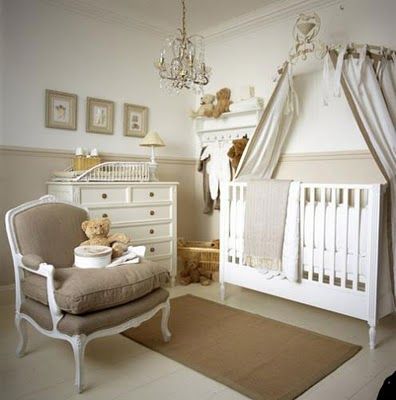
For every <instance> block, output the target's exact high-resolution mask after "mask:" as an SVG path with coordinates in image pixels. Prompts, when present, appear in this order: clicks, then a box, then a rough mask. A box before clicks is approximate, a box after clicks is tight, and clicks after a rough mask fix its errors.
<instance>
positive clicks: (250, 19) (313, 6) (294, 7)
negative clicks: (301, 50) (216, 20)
mask: <svg viewBox="0 0 396 400" xmlns="http://www.w3.org/2000/svg"><path fill="white" fill-rule="evenodd" d="M340 3H342V0H281V1H277V2H273V3H270V4H269V5H268V6H265V7H262V8H260V9H258V10H256V11H253V12H250V13H247V14H244V15H241V16H240V17H237V18H233V19H231V20H228V21H226V22H224V23H222V24H219V25H217V26H215V27H213V28H210V29H206V30H205V31H202V32H201V34H202V36H204V37H205V39H206V42H207V43H215V42H218V41H221V40H223V39H227V38H232V37H234V36H237V35H240V34H243V33H247V32H252V31H255V30H258V29H262V28H263V27H264V26H266V25H269V24H272V23H275V22H279V21H281V20H284V19H287V18H290V17H296V16H297V15H298V14H300V13H302V12H307V11H313V10H315V11H316V10H319V9H321V8H325V7H329V6H333V5H337V4H340Z"/></svg>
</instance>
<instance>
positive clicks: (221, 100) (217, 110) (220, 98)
mask: <svg viewBox="0 0 396 400" xmlns="http://www.w3.org/2000/svg"><path fill="white" fill-rule="evenodd" d="M216 99H217V102H216V104H215V106H214V109H213V117H215V118H219V117H220V115H221V114H223V113H225V112H229V111H230V104H231V103H232V101H231V89H228V88H223V89H220V90H219V91H218V92H217V93H216Z"/></svg>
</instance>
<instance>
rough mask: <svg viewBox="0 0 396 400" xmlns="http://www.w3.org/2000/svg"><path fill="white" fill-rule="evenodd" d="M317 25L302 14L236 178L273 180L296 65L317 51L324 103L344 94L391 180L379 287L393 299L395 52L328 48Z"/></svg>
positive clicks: (292, 105) (290, 114) (290, 113)
mask: <svg viewBox="0 0 396 400" xmlns="http://www.w3.org/2000/svg"><path fill="white" fill-rule="evenodd" d="M301 18H302V19H301ZM304 21H305V22H304ZM307 21H308V22H307ZM312 21H314V22H312ZM315 21H316V24H315ZM317 21H318V17H317V16H316V17H315V18H308V17H307V16H300V17H299V19H298V20H297V23H296V27H295V30H294V34H295V39H296V44H295V45H294V46H293V48H292V51H291V53H290V56H289V59H288V60H287V61H286V62H285V63H284V64H283V66H282V67H281V69H280V70H279V77H278V80H277V84H276V86H275V89H274V91H273V93H272V95H271V97H270V100H269V102H268V104H267V106H266V108H265V109H264V111H263V113H262V116H261V118H260V121H259V123H258V125H257V127H256V130H255V132H254V134H253V136H252V137H251V139H250V141H249V143H248V145H247V147H246V149H245V152H244V154H243V156H242V159H241V161H240V163H239V166H238V170H237V172H236V175H235V180H236V181H242V182H243V181H249V180H252V179H270V178H271V177H272V175H273V173H274V170H275V167H276V165H277V163H278V161H279V158H280V155H281V151H282V147H283V145H284V143H285V139H286V138H287V137H288V135H289V134H290V133H291V126H292V122H293V120H294V119H295V118H296V117H298V97H297V93H296V91H295V89H294V85H293V64H294V63H295V62H296V61H297V60H298V59H306V57H307V54H308V53H311V52H315V53H316V54H317V55H319V57H320V58H321V59H323V63H324V66H323V80H324V82H323V87H324V103H325V104H326V102H327V101H328V100H329V97H330V94H334V95H336V96H339V95H340V91H341V90H342V91H343V92H344V94H345V97H346V99H347V102H348V105H349V107H350V109H351V112H352V115H353V118H354V119H355V120H356V123H357V125H358V127H359V130H360V132H361V134H362V136H363V138H364V140H365V142H366V144H367V146H368V148H369V150H370V152H371V154H372V155H373V158H374V159H375V161H376V163H377V164H378V167H379V168H380V170H381V172H382V174H383V175H384V178H385V179H386V181H387V188H386V193H385V195H384V199H383V205H382V210H383V213H382V223H381V241H380V243H382V248H381V249H380V254H381V257H380V269H379V271H380V277H379V286H380V292H381V288H382V290H386V288H388V291H389V289H390V286H391V287H392V290H393V294H394V295H395V294H396V279H395V278H396V128H395V125H396V65H395V63H396V52H395V50H390V49H387V48H385V47H378V46H371V45H356V44H349V45H347V46H325V45H323V44H322V43H320V42H318V41H315V37H316V35H317V33H318V30H319V28H318V22H317ZM319 21H320V20H319ZM319 23H320V22H319ZM296 32H297V33H296Z"/></svg>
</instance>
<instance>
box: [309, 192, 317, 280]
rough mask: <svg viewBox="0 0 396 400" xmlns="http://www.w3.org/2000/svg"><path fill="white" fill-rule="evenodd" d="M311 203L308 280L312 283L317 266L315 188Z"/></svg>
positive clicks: (310, 196)
mask: <svg viewBox="0 0 396 400" xmlns="http://www.w3.org/2000/svg"><path fill="white" fill-rule="evenodd" d="M309 202H310V203H311V204H310V205H311V208H312V217H311V246H312V248H311V263H310V265H309V270H308V280H310V281H312V275H313V272H314V264H315V208H316V207H315V188H314V187H311V188H310V193H309Z"/></svg>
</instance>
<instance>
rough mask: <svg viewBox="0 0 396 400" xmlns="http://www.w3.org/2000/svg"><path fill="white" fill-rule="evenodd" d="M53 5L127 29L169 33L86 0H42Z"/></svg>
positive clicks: (158, 33) (160, 34) (162, 33)
mask: <svg viewBox="0 0 396 400" xmlns="http://www.w3.org/2000/svg"><path fill="white" fill-rule="evenodd" d="M42 1H44V2H46V3H49V4H51V5H53V6H57V7H60V8H63V9H64V10H67V11H69V12H73V13H76V14H79V15H83V16H85V17H88V18H91V19H95V20H97V21H101V22H106V23H110V24H114V25H118V26H121V27H123V28H124V29H127V30H132V31H136V30H139V31H143V32H146V33H151V34H155V35H158V36H161V37H164V36H167V35H169V33H170V32H169V31H168V30H166V29H161V28H159V27H157V26H155V25H152V24H148V23H146V22H143V21H141V20H139V19H137V18H133V17H131V16H126V15H123V14H120V13H116V12H114V11H110V10H108V9H106V8H102V7H99V6H98V5H96V4H94V3H93V2H90V1H88V0H42Z"/></svg>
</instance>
